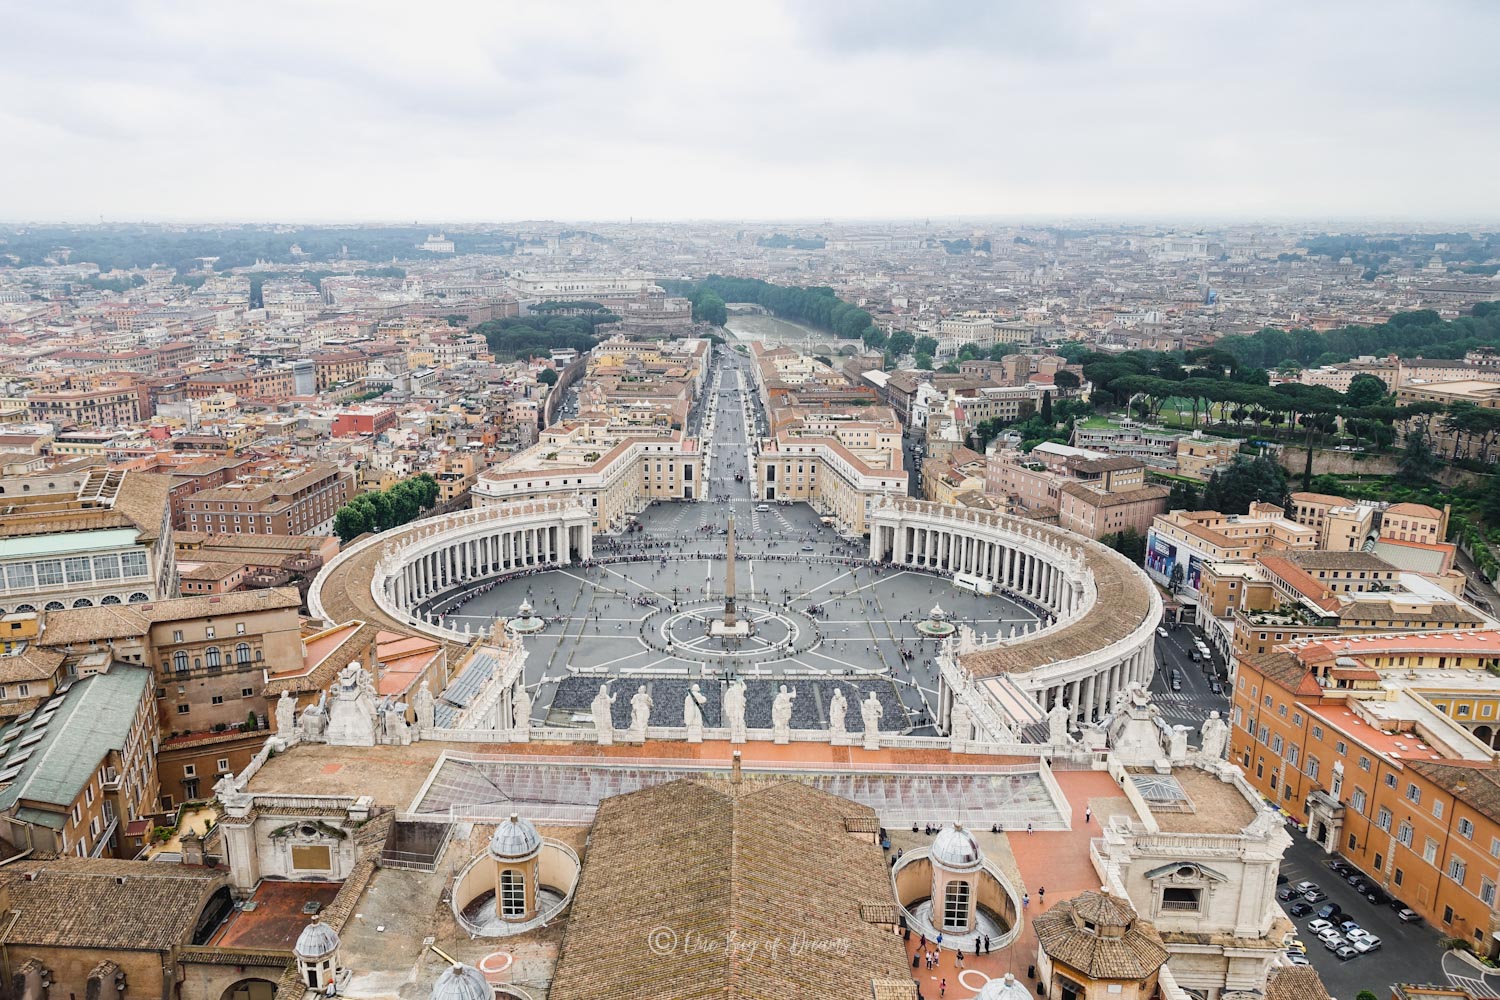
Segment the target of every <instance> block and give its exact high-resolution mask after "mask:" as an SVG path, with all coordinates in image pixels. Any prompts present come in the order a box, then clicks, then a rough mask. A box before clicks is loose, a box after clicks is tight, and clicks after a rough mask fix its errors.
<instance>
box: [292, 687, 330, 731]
mask: <svg viewBox="0 0 1500 1000" xmlns="http://www.w3.org/2000/svg"><path fill="white" fill-rule="evenodd" d="M326 697H327V695H326V694H325V695H324V696H323V697H322V698H319V699H318V701H317V703H316V704H312V705H308V706H307V707H306V708H304V709H303V710H302V718H301V719H299V720H298V721H299V723H300V724H301V726H302V738H303V739H304V740H307V741H308V742H309V743H319V742H322V740H323V734H324V733H325V732H326V731H327V729H328V709H327V708H326V707H325V706H324V704H323V701H324V698H326Z"/></svg>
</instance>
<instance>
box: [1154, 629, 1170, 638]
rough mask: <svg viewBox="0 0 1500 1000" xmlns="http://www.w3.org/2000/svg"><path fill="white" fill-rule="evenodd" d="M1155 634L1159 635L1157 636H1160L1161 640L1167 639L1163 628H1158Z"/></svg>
mask: <svg viewBox="0 0 1500 1000" xmlns="http://www.w3.org/2000/svg"><path fill="white" fill-rule="evenodd" d="M1156 634H1157V635H1159V636H1161V637H1162V638H1163V639H1165V638H1166V637H1167V630H1166V629H1164V628H1158V629H1157V630H1156Z"/></svg>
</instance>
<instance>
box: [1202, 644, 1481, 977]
mask: <svg viewBox="0 0 1500 1000" xmlns="http://www.w3.org/2000/svg"><path fill="white" fill-rule="evenodd" d="M1496 669H1500V631H1466V632H1441V633H1426V634H1418V635H1367V636H1357V637H1355V636H1349V637H1329V638H1321V639H1310V640H1302V641H1299V642H1295V643H1287V644H1283V645H1280V646H1277V647H1276V648H1274V649H1272V650H1271V651H1270V652H1267V653H1264V654H1254V655H1249V656H1243V657H1240V658H1239V659H1238V662H1237V670H1236V679H1235V686H1234V708H1233V711H1232V713H1231V722H1232V725H1231V728H1230V759H1231V760H1232V761H1233V762H1234V763H1236V764H1239V765H1240V766H1241V767H1243V768H1244V770H1245V773H1246V777H1247V778H1248V779H1249V781H1250V783H1251V784H1252V785H1253V786H1255V788H1256V789H1257V790H1258V791H1259V792H1260V793H1261V794H1262V795H1264V796H1265V797H1266V798H1268V799H1270V800H1271V801H1273V802H1275V803H1276V804H1277V805H1278V806H1279V807H1281V808H1282V809H1283V810H1284V811H1285V812H1287V813H1288V814H1290V815H1291V816H1292V817H1293V818H1294V819H1296V820H1297V821H1298V822H1300V823H1305V824H1306V827H1307V835H1308V837H1309V838H1310V839H1312V840H1314V841H1316V842H1317V843H1319V844H1321V845H1322V846H1323V847H1324V848H1325V849H1326V850H1328V851H1330V852H1333V851H1337V852H1338V853H1340V854H1342V855H1343V856H1344V857H1345V858H1347V859H1348V860H1349V861H1350V862H1351V863H1352V864H1354V865H1355V866H1356V867H1358V868H1359V869H1360V870H1361V871H1362V872H1364V873H1365V875H1366V876H1368V878H1369V879H1370V880H1371V881H1372V882H1374V883H1375V884H1376V885H1378V886H1379V887H1380V888H1381V889H1382V890H1383V891H1385V892H1386V893H1388V894H1390V895H1391V896H1394V897H1396V898H1399V899H1401V900H1403V901H1404V902H1405V903H1406V904H1407V905H1408V906H1410V907H1411V908H1412V909H1414V910H1416V911H1417V912H1418V913H1419V914H1421V915H1422V916H1423V917H1424V918H1425V919H1427V920H1428V921H1429V922H1430V923H1432V924H1433V926H1435V927H1437V928H1439V929H1440V930H1442V931H1443V932H1444V933H1446V934H1449V935H1451V936H1455V937H1463V938H1465V939H1467V940H1470V941H1472V942H1473V943H1474V944H1475V946H1476V948H1477V949H1478V950H1479V951H1480V952H1481V953H1482V954H1490V955H1497V954H1500V940H1497V938H1496V935H1497V934H1500V914H1497V913H1496V911H1495V895H1496V888H1495V887H1496V883H1497V881H1500V869H1497V864H1500V861H1497V859H1500V762H1497V758H1496V755H1495V751H1494V750H1493V749H1492V746H1491V744H1492V743H1493V742H1494V738H1495V737H1494V734H1495V732H1496V726H1497V720H1500V683H1497V682H1496V681H1495V678H1494V676H1493V674H1492V673H1491V671H1492V670H1496Z"/></svg>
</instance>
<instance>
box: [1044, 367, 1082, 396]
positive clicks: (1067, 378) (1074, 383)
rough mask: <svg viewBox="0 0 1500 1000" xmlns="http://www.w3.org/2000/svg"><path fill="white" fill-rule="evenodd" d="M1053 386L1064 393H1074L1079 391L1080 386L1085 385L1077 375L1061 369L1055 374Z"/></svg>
mask: <svg viewBox="0 0 1500 1000" xmlns="http://www.w3.org/2000/svg"><path fill="white" fill-rule="evenodd" d="M1052 384H1053V385H1055V386H1057V387H1058V388H1059V389H1061V390H1063V391H1064V392H1072V391H1073V390H1074V389H1077V388H1078V387H1079V386H1081V385H1083V382H1082V380H1080V379H1079V378H1078V376H1077V375H1075V374H1073V373H1072V372H1070V371H1068V370H1067V369H1066V368H1060V369H1058V370H1057V371H1056V372H1055V373H1053V375H1052Z"/></svg>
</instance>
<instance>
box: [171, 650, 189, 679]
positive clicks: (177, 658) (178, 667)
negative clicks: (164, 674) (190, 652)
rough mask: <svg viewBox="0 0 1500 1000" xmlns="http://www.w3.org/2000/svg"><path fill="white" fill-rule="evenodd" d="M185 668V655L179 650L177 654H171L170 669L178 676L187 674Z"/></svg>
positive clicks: (186, 665)
mask: <svg viewBox="0 0 1500 1000" xmlns="http://www.w3.org/2000/svg"><path fill="white" fill-rule="evenodd" d="M187 668H188V664H187V653H185V652H183V651H182V650H180V649H179V650H178V651H177V652H175V653H173V654H172V669H173V670H175V671H177V672H178V673H179V674H185V673H187Z"/></svg>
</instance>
